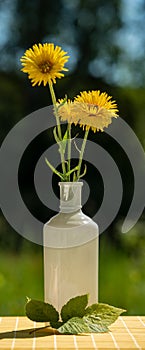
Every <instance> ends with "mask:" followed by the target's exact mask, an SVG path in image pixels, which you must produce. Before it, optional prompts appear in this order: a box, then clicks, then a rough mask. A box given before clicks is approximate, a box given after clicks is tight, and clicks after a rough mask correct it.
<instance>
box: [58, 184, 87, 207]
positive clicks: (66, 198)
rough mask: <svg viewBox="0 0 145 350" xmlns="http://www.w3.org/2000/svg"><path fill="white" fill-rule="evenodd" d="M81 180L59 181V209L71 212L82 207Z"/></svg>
mask: <svg viewBox="0 0 145 350" xmlns="http://www.w3.org/2000/svg"><path fill="white" fill-rule="evenodd" d="M82 185H83V182H59V186H60V211H61V212H62V213H72V212H75V211H78V210H80V209H81V208H82V205H81V192H82Z"/></svg>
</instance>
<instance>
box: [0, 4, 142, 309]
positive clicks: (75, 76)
mask: <svg viewBox="0 0 145 350" xmlns="http://www.w3.org/2000/svg"><path fill="white" fill-rule="evenodd" d="M0 23H1V34H0V48H1V55H0V99H1V102H0V116H1V117H0V118H1V119H0V140H1V142H3V140H4V138H5V136H6V135H7V133H8V132H9V131H10V130H11V128H12V127H13V126H14V125H15V124H16V123H17V122H18V121H19V120H21V119H22V118H24V117H25V116H26V115H28V114H29V113H32V112H33V111H35V110H37V109H40V108H42V107H44V106H46V105H49V104H51V100H50V95H49V91H48V90H47V88H45V89H44V88H43V87H35V88H32V86H31V83H30V81H29V80H28V79H27V76H26V75H24V74H23V73H21V72H20V68H21V66H20V62H19V59H20V57H21V55H22V54H23V53H24V51H25V50H26V49H28V48H29V47H31V46H32V45H33V44H34V43H39V42H54V43H55V44H56V45H59V46H62V48H63V49H64V50H66V51H68V53H69V55H70V56H71V57H70V60H69V62H68V64H67V67H68V68H69V72H68V73H67V74H66V76H65V78H63V79H61V81H59V80H58V81H57V84H56V85H55V90H56V95H57V97H59V98H60V97H64V95H65V94H66V93H67V94H68V96H69V97H70V98H72V97H73V96H75V95H77V94H78V93H79V92H80V91H81V90H92V89H100V90H101V91H106V92H107V93H108V94H109V95H112V96H113V98H114V99H115V100H116V101H117V104H118V107H119V111H120V117H121V118H123V119H124V120H125V121H126V122H127V123H128V124H129V125H130V127H131V128H132V129H133V130H134V132H135V133H136V135H137V137H138V138H139V140H140V142H141V144H142V145H143V146H145V119H144V106H145V102H144V101H145V100H144V96H145V60H144V56H145V42H144V41H145V38H144V29H145V2H144V1H142V0H140V1H138V0H137V1H135V2H132V0H130V1H126V0H121V1H117V0H108V1H106V0H73V1H68V0H53V1H46V0H32V1H29V0H25V1H23V0H3V1H0ZM80 136H81V131H80ZM122 137H123V135H122ZM90 139H91V140H93V141H94V142H97V143H98V144H100V145H102V147H104V149H106V150H107V151H108V152H109V153H110V155H111V156H112V157H113V159H114V160H115V162H116V164H117V166H118V168H119V171H120V173H121V177H122V181H123V187H124V191H123V201H122V204H121V208H120V211H119V213H118V215H117V217H116V219H115V220H114V222H113V223H112V225H111V226H110V228H109V229H108V230H107V232H106V234H107V239H106V238H105V239H104V241H103V237H104V234H103V235H102V236H101V240H100V241H101V242H103V243H101V257H100V266H101V267H100V295H101V299H102V301H104V302H105V301H106V302H110V303H111V304H114V303H115V302H116V306H120V307H126V308H127V309H129V314H133V313H138V312H139V313H140V314H141V313H145V309H143V308H142V307H143V296H144V295H145V284H144V279H145V275H144V264H145V257H144V254H145V253H144V252H145V248H144V247H145V229H144V226H145V217H144V214H143V215H142V217H141V221H140V222H139V223H138V224H137V225H136V226H135V228H134V229H133V230H132V231H131V232H129V233H128V234H126V235H122V234H120V231H121V228H120V222H121V220H123V218H124V217H125V215H126V213H127V211H128V209H129V206H130V204H131V200H132V195H133V189H134V179H133V174H132V168H131V165H130V163H129V161H128V158H127V156H126V154H125V152H124V151H123V150H122V149H121V147H120V146H119V145H118V144H117V143H115V141H114V140H112V139H111V138H110V137H109V136H108V135H107V134H105V133H97V134H93V132H90ZM53 142H54V141H53V138H52V132H51V130H50V131H49V135H48V134H47V133H43V134H41V135H39V136H38V137H37V138H36V139H35V140H33V142H32V143H31V144H30V145H29V146H28V147H27V149H26V151H25V152H24V154H23V157H22V160H21V164H20V168H19V187H20V191H21V195H22V197H23V200H24V201H25V203H26V205H27V207H28V208H29V210H30V211H31V212H32V214H33V215H34V216H36V217H37V218H38V219H40V220H41V221H43V222H45V221H46V220H47V219H49V217H50V216H52V215H53V212H52V211H51V210H49V209H48V208H46V207H45V206H44V205H43V204H42V203H41V202H40V199H39V198H38V196H37V193H36V190H35V187H34V179H33V174H34V169H35V166H36V164H37V161H38V159H39V157H40V156H41V154H42V153H43V152H44V151H45V150H46V149H47V148H48V147H49V146H50V145H51V144H53ZM87 165H88V172H87V175H86V176H85V180H86V181H87V182H88V183H89V184H90V197H89V200H88V202H87V203H86V205H85V206H84V211H85V213H86V214H88V215H90V216H93V215H94V214H95V213H96V211H97V210H98V207H99V205H100V203H101V200H102V197H103V183H102V180H101V177H100V175H99V173H96V169H94V168H93V167H91V165H89V164H87ZM95 175H96V176H97V177H98V184H97V185H96V186H95V188H94V185H93V182H92V178H93V177H94V176H95ZM56 182H57V180H56V178H55V177H54V178H53V188H54V190H55V191H56V192H57V190H56ZM56 194H57V195H58V192H57V193H56ZM96 198H98V199H97V200H96ZM0 247H1V250H0V265H1V271H0V292H1V293H2V295H3V298H4V294H6V295H5V297H6V299H3V305H2V306H1V307H0V313H2V314H4V313H5V314H16V313H19V314H20V313H21V311H20V310H22V303H23V302H22V298H23V297H25V295H26V293H29V290H28V288H26V286H27V285H30V282H31V281H32V284H31V285H30V294H31V295H30V296H31V297H38V298H41V297H42V289H41V287H40V286H42V276H41V273H40V275H39V273H38V274H37V272H38V271H37V268H38V270H39V269H40V265H39V264H40V260H41V258H42V257H41V247H37V246H36V245H34V244H32V243H30V242H27V241H26V240H25V239H23V238H22V237H21V236H20V235H19V234H18V233H16V232H15V231H14V230H13V229H12V228H11V227H10V226H9V224H7V222H6V220H5V219H4V217H3V215H1V216H0ZM23 249H24V250H25V249H26V250H27V251H28V252H29V251H30V250H33V251H34V255H35V252H36V253H37V258H36V256H34V257H32V259H31V257H30V256H29V257H28V256H27V257H26V256H23V257H24V260H23V261H22V259H21V258H20V257H18V253H19V252H21V253H23ZM29 249H30V250H29ZM39 250H40V256H39ZM2 251H7V252H8V251H11V252H14V253H17V256H14V255H11V256H10V257H9V258H8V260H7V261H8V264H7V265H8V269H7V266H6V264H5V260H6V257H5V255H3V254H2ZM24 255H25V253H24ZM33 259H34V260H33ZM39 259H40V260H39ZM30 260H31V261H30ZM37 262H38V265H39V266H38V265H37ZM9 265H10V270H9ZM16 266H17V269H16ZM18 266H19V267H20V271H21V272H20V271H18ZM35 266H36V269H35ZM106 266H107V271H106ZM23 269H24V270H23ZM34 269H35V272H34ZM16 270H17V272H16ZM28 271H29V273H30V274H28ZM118 271H120V273H119V274H118ZM14 272H16V278H15V281H14V280H13V277H14V275H15V274H14ZM39 272H40V270H39ZM31 273H32V274H33V273H34V274H35V276H34V279H31V277H30V275H31ZM20 276H21V278H20ZM38 276H39V277H38ZM112 281H114V282H113V283H114V285H112ZM115 281H116V282H115ZM12 283H13V285H12ZM17 283H18V284H17ZM38 283H40V285H39V288H38V292H37V291H36V290H34V289H35V288H34V285H38ZM10 285H11V287H10V288H9V286H10ZM23 287H24V289H23ZM104 287H105V288H104ZM26 289H27V291H26ZM122 289H124V293H121V294H123V295H121V294H120V290H121V291H122ZM5 290H6V291H7V292H6V293H5ZM117 290H118V293H119V294H117ZM16 291H17V292H19V291H20V292H21V295H20V294H19V293H18V295H17V292H16ZM12 294H13V296H15V300H17V306H16V305H15V306H14V305H13V306H14V307H13V308H12V309H11V306H10V304H9V305H8V306H7V300H8V298H9V297H10V300H11V295H12ZM1 300H2V299H1ZM20 300H21V301H20ZM18 301H20V303H19V305H18ZM125 301H126V302H125ZM1 302H2V301H1ZM10 303H11V301H10ZM13 303H14V301H12V304H13ZM125 303H126V305H125ZM136 305H138V306H136ZM17 307H18V309H17ZM6 308H7V311H5V310H6ZM22 314H23V312H22Z"/></svg>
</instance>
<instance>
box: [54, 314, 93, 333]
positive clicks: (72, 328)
mask: <svg viewBox="0 0 145 350" xmlns="http://www.w3.org/2000/svg"><path fill="white" fill-rule="evenodd" d="M58 332H59V333H61V334H80V333H89V328H88V326H87V324H85V322H84V320H83V319H82V318H80V317H72V318H71V319H70V320H69V321H67V322H66V323H64V324H63V325H62V326H61V327H60V328H58Z"/></svg>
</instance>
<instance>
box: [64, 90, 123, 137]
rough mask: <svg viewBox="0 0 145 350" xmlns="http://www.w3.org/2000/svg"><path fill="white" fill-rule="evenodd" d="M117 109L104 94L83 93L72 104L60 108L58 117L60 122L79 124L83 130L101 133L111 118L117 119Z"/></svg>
mask: <svg viewBox="0 0 145 350" xmlns="http://www.w3.org/2000/svg"><path fill="white" fill-rule="evenodd" d="M117 112H118V109H117V104H116V102H115V101H111V96H108V95H107V93H106V92H103V93H101V92H100V91H99V90H96V91H89V92H86V91H83V92H81V93H80V95H78V96H77V97H75V99H74V102H72V101H68V103H66V104H64V105H63V106H62V107H61V106H60V109H59V115H60V117H61V119H62V120H67V121H68V122H69V123H74V124H75V125H76V124H80V126H82V127H83V128H84V129H86V130H89V129H90V128H91V129H92V130H93V131H94V132H96V130H97V131H99V130H101V131H103V130H104V128H105V127H108V125H109V124H111V122H112V118H117V117H118V114H117Z"/></svg>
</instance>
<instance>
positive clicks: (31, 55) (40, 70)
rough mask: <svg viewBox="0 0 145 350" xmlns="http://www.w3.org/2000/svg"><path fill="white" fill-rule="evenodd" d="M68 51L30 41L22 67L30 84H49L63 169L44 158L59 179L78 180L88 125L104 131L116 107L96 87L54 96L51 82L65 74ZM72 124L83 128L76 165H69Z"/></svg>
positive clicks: (114, 103) (114, 116)
mask: <svg viewBox="0 0 145 350" xmlns="http://www.w3.org/2000/svg"><path fill="white" fill-rule="evenodd" d="M68 59H69V56H67V52H65V51H63V50H62V49H61V47H59V46H54V44H53V43H45V44H38V45H36V44H35V45H33V47H32V48H30V49H28V50H26V52H25V54H24V55H23V56H22V58H21V62H22V65H23V68H22V71H23V72H24V73H28V78H29V79H30V80H31V83H32V86H35V85H40V84H41V83H43V85H44V86H46V85H47V84H48V85H49V89H50V94H51V99H52V103H53V108H54V115H55V118H56V128H54V130H53V133H54V138H55V141H56V142H57V144H58V147H59V152H60V157H61V165H62V172H59V171H57V170H56V169H55V168H54V167H53V165H52V164H51V163H50V162H49V160H48V159H46V163H47V165H48V166H49V167H50V168H51V170H52V171H53V172H54V173H56V174H57V175H58V176H59V177H60V179H61V181H70V178H71V176H73V178H72V180H73V181H78V180H79V179H80V178H81V177H82V176H83V175H84V174H85V173H86V167H85V170H84V172H83V173H82V174H81V166H82V160H83V154H84V151H85V146H86V141H87V138H88V134H89V131H90V129H92V130H93V131H94V132H96V131H99V130H100V131H104V128H106V127H108V125H109V124H111V122H112V118H117V117H118V108H117V104H116V102H115V101H112V100H111V98H112V97H111V96H108V95H107V93H106V92H103V93H101V92H100V91H99V90H93V91H88V92H87V91H82V92H80V94H79V95H77V96H76V97H74V99H73V100H70V99H67V97H66V96H65V98H64V99H58V101H57V99H56V95H55V91H54V84H55V83H56V79H57V78H59V79H60V78H62V77H64V74H63V73H62V72H63V71H67V70H68V69H67V68H65V67H64V65H65V63H66V62H67V61H68ZM61 120H62V121H67V130H66V131H65V133H64V134H63V133H62V128H61ZM72 124H74V125H77V124H79V125H80V127H82V128H83V130H84V138H83V141H82V145H81V149H80V150H79V159H78V165H77V166H75V167H74V168H72V169H71V142H72V137H71V130H72Z"/></svg>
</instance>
